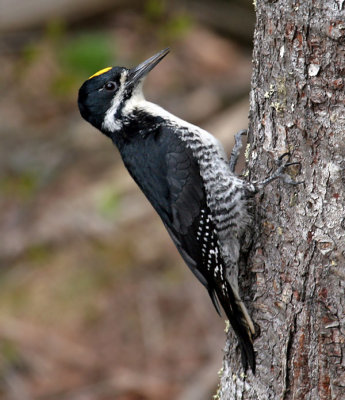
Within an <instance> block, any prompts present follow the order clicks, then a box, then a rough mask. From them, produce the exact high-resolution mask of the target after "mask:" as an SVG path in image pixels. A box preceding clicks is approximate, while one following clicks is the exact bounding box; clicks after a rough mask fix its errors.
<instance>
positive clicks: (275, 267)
mask: <svg viewBox="0 0 345 400" xmlns="http://www.w3.org/2000/svg"><path fill="white" fill-rule="evenodd" d="M344 7H345V2H344V0H338V1H336V0H304V1H298V0H284V1H283V0H281V1H259V0H258V2H257V10H256V12H257V22H256V29H255V36H254V56H253V59H254V71H253V77H252V90H251V96H250V102H251V112H250V136H249V142H250V147H249V162H248V170H249V172H250V173H249V177H250V180H251V181H256V180H260V179H263V178H264V177H266V176H267V175H269V172H270V171H272V170H274V168H275V163H274V160H275V159H277V158H278V157H279V156H280V155H281V154H283V153H284V152H287V151H289V152H291V153H292V160H293V161H301V174H300V175H298V176H297V178H296V179H297V180H304V181H305V183H304V184H301V185H298V186H291V185H287V184H284V183H283V182H282V181H275V182H273V183H271V184H270V185H269V186H267V187H266V188H265V190H264V191H263V192H262V193H260V194H259V195H258V196H257V206H256V213H255V230H256V237H255V238H254V244H253V248H252V250H251V252H250V254H249V260H248V263H247V266H246V267H245V268H246V271H244V273H243V275H244V276H243V279H241V282H244V284H245V285H242V294H243V298H244V299H245V302H246V304H247V305H248V309H249V311H250V313H251V315H252V318H253V320H254V321H255V323H256V324H257V325H258V326H259V329H257V330H258V331H259V335H258V337H257V339H256V340H255V341H254V348H255V351H256V354H257V372H256V375H255V376H253V375H252V373H251V372H250V371H248V372H247V376H244V374H243V370H242V369H241V366H240V356H239V353H238V349H237V348H236V344H237V341H236V339H235V338H234V336H233V334H232V332H229V338H228V342H227V351H226V355H225V359H224V364H223V371H222V376H221V381H220V387H219V390H218V398H219V399H222V400H225V399H227V400H228V399H263V400H266V399H311V400H317V399H337V400H341V399H345V344H344V343H345V293H344V288H345V279H344V278H345V189H344V188H345V87H344V86H345V46H344V44H345V11H344ZM291 169H293V167H292V168H291ZM293 172H294V173H295V174H298V171H296V170H295V171H292V173H293Z"/></svg>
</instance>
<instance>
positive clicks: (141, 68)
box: [127, 48, 170, 86]
mask: <svg viewBox="0 0 345 400" xmlns="http://www.w3.org/2000/svg"><path fill="white" fill-rule="evenodd" d="M169 51H170V50H169V48H166V49H164V50H162V51H160V52H159V53H157V54H155V55H154V56H152V57H150V58H148V59H147V60H146V61H144V62H142V63H141V64H139V65H138V66H137V67H135V68H132V69H130V70H129V76H128V80H127V86H135V85H136V84H137V83H138V82H139V81H140V80H141V79H142V78H144V77H145V76H146V75H147V74H148V73H149V72H150V71H151V70H152V69H153V68H154V67H155V66H156V65H157V64H158V63H159V62H160V61H162V60H163V58H164V57H165V56H166V55H167V54H168V53H169Z"/></svg>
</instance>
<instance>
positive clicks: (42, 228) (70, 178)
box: [0, 0, 255, 400]
mask: <svg viewBox="0 0 345 400" xmlns="http://www.w3.org/2000/svg"><path fill="white" fill-rule="evenodd" d="M254 18H255V16H254V8H253V5H252V2H251V1H249V0H248V1H244V0H237V1H235V0H233V1H225V0H223V1H222V0H216V1H212V2H210V1H207V0H200V1H193V0H189V1H164V0H143V1H134V0H133V1H132V0H127V1H121V0H68V1H67V0H60V1H58V0H26V1H25V0H0V65H1V73H0V94H1V96H0V121H1V122H0V137H1V146H0V211H1V213H0V398H1V399H4V400H32V399H35V400H36V399H37V400H108V399H109V400H110V399H116V400H118V399H121V400H139V399H141V400H145V399H150V400H152V399H153V400H155V399H178V400H194V399H195V400H200V399H207V398H211V396H212V394H213V393H215V391H216V386H217V371H218V370H219V369H220V367H221V359H222V347H223V346H224V342H225V335H224V327H225V325H224V319H223V318H219V317H218V316H217V314H216V312H215V310H214V309H213V306H212V304H211V301H210V300H209V298H208V295H207V293H206V291H205V290H204V289H203V288H202V286H201V285H200V284H199V283H198V282H197V281H196V279H195V278H194V277H193V276H192V274H191V273H190V272H189V270H188V269H187V267H186V266H185V265H184V263H183V261H182V260H181V258H180V257H179V255H178V254H177V251H176V250H175V248H174V246H173V244H172V242H171V241H170V239H169V237H168V235H167V233H166V232H165V229H164V228H163V225H162V224H161V222H160V220H159V218H158V217H157V216H156V214H155V213H154V211H153V210H152V209H151V206H150V205H149V204H148V202H147V201H146V200H145V198H144V197H143V195H142V194H141V193H140V191H139V189H138V188H137V187H136V186H135V184H134V183H133V182H132V180H131V179H130V177H129V175H128V173H127V171H126V170H125V169H124V167H123V166H122V164H121V160H120V158H119V154H118V153H117V150H116V149H115V148H114V147H113V145H112V144H111V142H110V141H109V140H108V139H107V138H106V137H105V136H103V135H102V134H101V133H99V132H97V131H96V130H95V129H94V128H92V127H91V126H90V125H88V124H87V123H86V122H85V121H83V120H82V119H81V117H80V115H79V112H78V109H77V104H76V97H77V92H78V88H79V87H80V85H81V84H82V83H83V81H84V80H86V79H87V78H88V77H89V76H90V75H92V74H93V73H95V72H96V71H97V70H99V69H101V68H104V67H106V66H110V65H125V66H128V67H131V66H134V65H136V64H138V63H139V62H141V61H143V60H145V59H146V58H148V57H150V56H151V55H153V54H155V53H156V52H157V51H159V50H161V49H163V48H165V47H170V48H171V53H170V54H169V56H168V57H166V58H165V59H164V61H163V62H162V63H161V64H160V65H159V67H157V68H156V69H155V70H154V72H152V73H151V74H150V76H149V77H148V79H147V82H146V86H145V87H146V90H145V93H146V97H147V98H149V99H150V100H151V101H154V102H157V103H159V104H160V105H162V106H163V107H165V108H167V109H168V110H169V111H171V112H173V113H174V114H176V115H178V116H180V117H182V118H184V119H186V120H188V121H190V122H193V123H195V124H198V125H200V126H202V127H204V128H206V129H207V130H209V131H210V132H212V133H214V134H215V135H216V136H218V137H219V138H220V139H221V140H222V142H223V143H224V145H225V146H226V149H227V151H228V152H229V150H230V149H231V145H232V135H233V133H234V132H236V131H238V130H240V129H242V128H245V127H246V126H247V114H248V92H249V85H250V76H251V43H252V33H253V27H254Z"/></svg>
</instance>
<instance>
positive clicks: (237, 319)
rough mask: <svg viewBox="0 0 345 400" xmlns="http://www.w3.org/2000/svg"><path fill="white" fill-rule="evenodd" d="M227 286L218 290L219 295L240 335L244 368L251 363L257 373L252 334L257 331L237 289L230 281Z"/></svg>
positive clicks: (227, 314) (235, 329)
mask: <svg viewBox="0 0 345 400" xmlns="http://www.w3.org/2000/svg"><path fill="white" fill-rule="evenodd" d="M225 287H226V290H225V291H223V290H222V288H219V289H218V290H217V297H218V299H219V302H220V303H221V305H222V307H223V309H224V311H225V314H226V316H227V317H228V318H229V321H230V324H231V326H232V328H233V330H234V331H235V333H236V335H237V337H238V340H239V344H240V349H241V357H242V365H243V368H244V370H245V371H246V370H247V368H248V364H249V366H250V368H251V370H252V371H253V374H255V353H254V347H253V341H252V335H253V334H254V333H255V329H254V325H253V322H252V320H251V318H250V316H249V314H248V311H247V309H246V307H245V305H244V304H243V302H242V300H241V298H240V296H239V294H238V293H237V291H236V290H234V289H233V288H232V286H231V284H230V283H229V282H226V283H225Z"/></svg>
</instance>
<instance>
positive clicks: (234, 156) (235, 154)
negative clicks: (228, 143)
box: [229, 129, 247, 172]
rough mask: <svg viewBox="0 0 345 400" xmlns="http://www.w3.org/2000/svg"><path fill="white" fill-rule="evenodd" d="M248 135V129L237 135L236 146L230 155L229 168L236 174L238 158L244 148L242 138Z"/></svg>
mask: <svg viewBox="0 0 345 400" xmlns="http://www.w3.org/2000/svg"><path fill="white" fill-rule="evenodd" d="M246 134H247V129H242V130H241V131H239V132H237V133H236V135H235V144H234V147H233V149H232V151H231V154H230V159H229V167H230V171H231V172H235V167H236V164H237V160H238V157H239V155H240V152H241V148H242V144H243V143H242V136H244V135H246Z"/></svg>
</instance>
